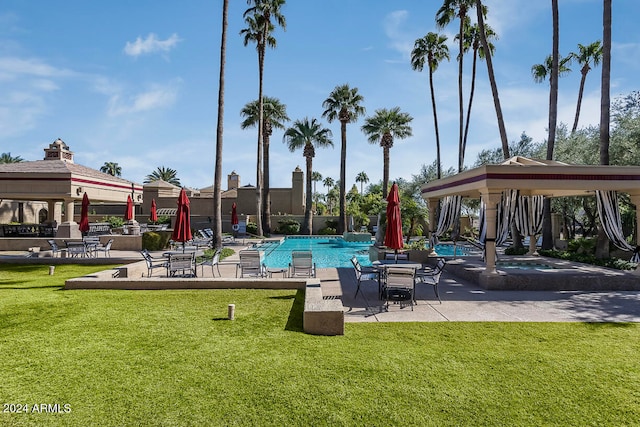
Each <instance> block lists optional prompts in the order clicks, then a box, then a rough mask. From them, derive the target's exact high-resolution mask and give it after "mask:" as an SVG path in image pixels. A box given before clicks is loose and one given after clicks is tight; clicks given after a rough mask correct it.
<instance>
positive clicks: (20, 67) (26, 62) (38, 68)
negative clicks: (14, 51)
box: [0, 57, 76, 78]
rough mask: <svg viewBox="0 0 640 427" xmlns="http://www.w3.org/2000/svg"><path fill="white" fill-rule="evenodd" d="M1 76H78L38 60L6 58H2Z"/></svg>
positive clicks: (0, 61) (0, 63) (0, 60)
mask: <svg viewBox="0 0 640 427" xmlns="http://www.w3.org/2000/svg"><path fill="white" fill-rule="evenodd" d="M0 75H2V76H4V77H5V78H16V77H23V76H37V77H71V76H74V75H76V73H75V72H73V71H71V70H66V69H64V68H56V67H53V66H51V65H49V64H47V63H44V62H42V61H40V60H38V59H22V58H15V57H4V58H0Z"/></svg>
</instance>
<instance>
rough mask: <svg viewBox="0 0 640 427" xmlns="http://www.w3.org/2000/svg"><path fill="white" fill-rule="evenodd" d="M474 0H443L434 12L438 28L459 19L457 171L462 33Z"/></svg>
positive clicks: (461, 155) (461, 165)
mask: <svg viewBox="0 0 640 427" xmlns="http://www.w3.org/2000/svg"><path fill="white" fill-rule="evenodd" d="M475 5H476V3H475V0H444V2H443V4H442V6H440V9H438V11H437V12H436V26H437V27H438V28H440V29H442V28H444V27H446V26H447V25H449V24H450V23H451V22H452V21H453V20H454V19H455V18H458V19H459V20H460V29H459V31H458V36H459V39H458V47H459V54H458V104H459V115H460V126H459V127H460V129H459V131H460V132H459V134H460V136H459V139H458V171H459V172H462V170H463V168H464V151H462V148H463V147H462V137H463V124H464V105H463V96H462V69H463V67H462V65H463V64H462V62H463V61H462V59H463V52H464V50H463V45H462V42H463V35H464V27H465V25H466V24H467V22H468V19H467V13H468V11H469V9H472V8H473V7H475Z"/></svg>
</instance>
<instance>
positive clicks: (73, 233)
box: [56, 199, 82, 239]
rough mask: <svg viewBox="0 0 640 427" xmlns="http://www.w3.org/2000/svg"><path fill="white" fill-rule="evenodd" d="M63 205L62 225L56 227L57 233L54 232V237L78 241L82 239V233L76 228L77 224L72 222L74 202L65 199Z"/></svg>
mask: <svg viewBox="0 0 640 427" xmlns="http://www.w3.org/2000/svg"><path fill="white" fill-rule="evenodd" d="M64 203H65V211H64V220H63V222H62V223H60V224H59V225H58V231H57V232H56V237H62V238H69V239H80V238H82V233H81V232H80V229H79V228H78V223H77V222H75V221H74V220H73V215H74V205H73V203H74V200H73V199H65V200H64Z"/></svg>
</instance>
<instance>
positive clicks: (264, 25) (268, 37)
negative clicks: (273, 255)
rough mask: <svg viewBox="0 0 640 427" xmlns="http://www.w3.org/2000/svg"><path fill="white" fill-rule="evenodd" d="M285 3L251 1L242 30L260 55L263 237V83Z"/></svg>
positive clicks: (259, 185) (258, 177)
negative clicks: (276, 25)
mask: <svg viewBox="0 0 640 427" xmlns="http://www.w3.org/2000/svg"><path fill="white" fill-rule="evenodd" d="M284 3H285V0H247V4H248V5H249V6H251V7H249V8H248V9H247V10H246V11H245V12H244V17H245V22H246V23H247V28H245V29H243V30H242V31H240V34H243V35H244V45H245V46H246V45H247V44H249V42H254V43H256V50H257V52H258V75H259V78H258V82H259V85H258V104H259V106H258V110H259V113H258V152H257V161H256V163H257V165H256V224H257V227H258V230H257V234H258V235H260V236H261V235H262V234H263V229H262V188H263V185H264V183H263V165H262V156H263V150H264V147H263V134H262V132H263V126H262V120H263V114H264V105H263V99H262V93H263V83H264V57H265V53H266V48H267V46H269V47H272V48H274V47H275V46H276V39H275V37H273V35H272V34H271V33H272V32H273V31H274V29H275V25H274V24H273V22H272V19H273V20H275V22H276V23H277V24H278V25H280V26H281V27H282V28H283V29H284V28H285V27H286V21H285V18H284V15H282V13H281V11H280V9H281V8H282V5H284Z"/></svg>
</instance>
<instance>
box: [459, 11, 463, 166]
mask: <svg viewBox="0 0 640 427" xmlns="http://www.w3.org/2000/svg"><path fill="white" fill-rule="evenodd" d="M459 34H460V51H459V52H460V55H459V56H458V105H459V114H460V125H459V137H458V172H462V170H463V169H464V147H463V146H462V133H463V131H462V126H463V124H464V105H463V100H462V58H463V50H462V41H463V39H464V38H463V35H464V17H463V16H460V33H459Z"/></svg>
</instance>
